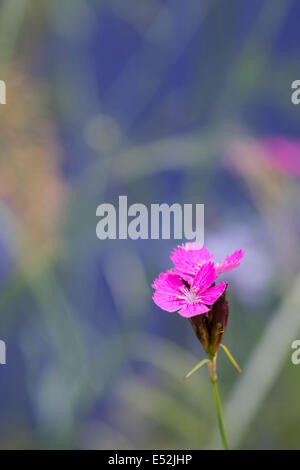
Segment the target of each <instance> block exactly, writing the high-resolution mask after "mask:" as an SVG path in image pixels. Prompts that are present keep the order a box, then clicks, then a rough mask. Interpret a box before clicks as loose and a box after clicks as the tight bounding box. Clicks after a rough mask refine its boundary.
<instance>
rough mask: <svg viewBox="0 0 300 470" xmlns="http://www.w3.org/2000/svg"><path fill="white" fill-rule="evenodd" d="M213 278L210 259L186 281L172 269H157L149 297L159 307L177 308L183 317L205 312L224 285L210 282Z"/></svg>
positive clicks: (220, 293)
mask: <svg viewBox="0 0 300 470" xmlns="http://www.w3.org/2000/svg"><path fill="white" fill-rule="evenodd" d="M192 249H193V248H192ZM195 251H198V250H195ZM216 279H217V273H216V271H215V268H214V264H213V263H212V262H210V261H208V262H206V263H204V264H202V265H201V266H200V267H199V269H197V272H196V275H195V276H194V278H193V279H192V280H191V282H190V284H189V283H188V282H186V281H185V280H184V279H183V278H182V277H181V275H180V274H179V273H178V272H176V271H168V272H167V273H161V274H160V276H159V277H158V278H157V279H156V280H155V281H154V283H153V286H152V287H153V288H154V289H155V292H154V295H153V301H154V302H155V303H156V305H158V307H160V308H162V309H163V310H166V311H167V312H176V311H178V313H179V314H180V315H181V316H182V317H186V318H191V317H194V316H196V315H201V314H204V313H207V312H209V311H210V309H211V306H212V305H213V304H214V303H215V302H216V300H218V298H219V297H220V296H221V295H222V294H223V292H224V291H225V289H226V283H225V282H222V283H221V284H218V285H217V286H212V285H213V284H214V282H215V280H216Z"/></svg>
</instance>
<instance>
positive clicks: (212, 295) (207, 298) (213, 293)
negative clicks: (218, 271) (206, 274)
mask: <svg viewBox="0 0 300 470" xmlns="http://www.w3.org/2000/svg"><path fill="white" fill-rule="evenodd" d="M226 285H227V284H226V282H221V284H218V285H217V286H214V287H211V288H210V289H207V291H206V292H204V293H203V294H201V295H200V299H201V302H203V303H205V304H206V305H213V304H214V303H215V302H216V300H218V298H219V297H221V295H222V294H223V292H224V291H225V289H226Z"/></svg>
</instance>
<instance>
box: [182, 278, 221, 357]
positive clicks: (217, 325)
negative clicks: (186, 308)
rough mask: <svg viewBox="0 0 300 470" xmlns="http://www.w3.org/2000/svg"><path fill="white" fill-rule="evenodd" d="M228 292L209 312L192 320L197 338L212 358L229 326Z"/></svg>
mask: <svg viewBox="0 0 300 470" xmlns="http://www.w3.org/2000/svg"><path fill="white" fill-rule="evenodd" d="M226 290H227V287H226ZM226 290H225V291H224V293H223V294H222V295H221V297H219V299H218V300H217V301H216V302H215V303H214V304H213V306H212V308H211V310H210V311H209V312H207V313H206V314H203V315H196V316H194V317H192V318H191V322H192V325H193V328H194V331H195V333H196V335H197V338H198V339H199V341H200V342H201V344H202V346H203V347H204V349H205V351H206V352H207V354H208V355H209V356H212V357H213V356H215V354H216V352H217V350H218V349H219V347H220V345H221V343H222V339H223V336H224V333H225V329H226V326H227V320H228V302H227V300H226Z"/></svg>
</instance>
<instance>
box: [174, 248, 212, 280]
mask: <svg viewBox="0 0 300 470" xmlns="http://www.w3.org/2000/svg"><path fill="white" fill-rule="evenodd" d="M187 245H192V244H191V243H190V244H187ZM196 245H198V246H199V244H196ZM193 246H194V248H191V249H190V248H188V249H187V248H185V246H178V247H177V248H175V250H174V251H173V253H172V254H171V256H170V258H171V260H172V261H173V263H174V265H175V268H176V270H177V271H178V272H180V273H181V274H182V277H183V278H184V279H185V275H187V276H188V277H189V276H191V275H192V276H194V275H195V274H196V273H197V271H198V269H199V267H200V266H201V265H202V264H204V263H208V262H209V261H212V260H213V256H212V255H211V254H210V253H209V251H208V249H207V248H206V247H203V248H201V249H197V248H196V249H195V245H193ZM187 280H188V279H187Z"/></svg>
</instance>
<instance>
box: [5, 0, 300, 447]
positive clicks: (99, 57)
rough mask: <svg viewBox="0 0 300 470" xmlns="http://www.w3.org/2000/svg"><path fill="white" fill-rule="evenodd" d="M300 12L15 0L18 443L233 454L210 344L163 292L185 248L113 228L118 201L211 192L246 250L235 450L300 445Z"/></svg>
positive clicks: (237, 310) (210, 234) (238, 322)
mask: <svg viewBox="0 0 300 470" xmlns="http://www.w3.org/2000/svg"><path fill="white" fill-rule="evenodd" d="M299 15H300V4H299V2H298V1H296V0H293V1H290V0H272V1H271V0H265V1H261V0H260V1H257V0H255V1H251V2H250V1H246V0H242V1H241V0H189V1H185V2H183V1H182V0H109V1H104V0H103V1H101V0H90V1H89V2H87V1H84V0H60V1H58V0H51V1H50V0H1V2H0V79H1V80H4V81H5V82H6V86H7V104H6V105H1V106H0V121H1V125H0V132H1V142H0V251H1V257H0V283H1V285H0V311H1V314H0V338H1V339H2V340H4V341H5V342H6V347H7V364H6V365H1V366H0V447H1V448H3V449H30V448H74V449H76V448H84V449H94V448H97V449H154V448H155V449H163V448H169V449H173V448H174V449H204V448H220V447H221V443H220V440H219V435H218V429H217V428H216V426H217V418H216V412H215V403H214V398H213V395H212V391H211V387H210V383H209V378H208V373H207V370H205V369H204V368H203V369H201V370H200V371H199V372H197V373H196V374H195V375H194V376H192V377H191V378H190V379H189V380H188V381H186V382H184V381H183V376H184V375H185V374H186V372H187V371H188V370H190V369H191V368H192V367H193V366H194V365H195V364H196V363H197V362H198V361H199V360H200V359H202V358H203V357H204V352H203V350H202V347H201V345H200V343H199V342H198V340H197V338H196V337H195V335H194V333H193V331H192V328H191V326H190V324H189V322H188V321H187V320H185V319H183V318H181V317H179V316H178V315H172V314H169V313H167V312H164V311H161V310H160V309H158V308H157V307H156V306H155V305H154V304H153V302H152V299H151V295H152V293H151V290H152V289H151V284H152V281H153V279H154V278H155V277H156V276H157V275H158V273H159V272H161V271H165V270H166V269H168V268H169V267H171V263H170V260H169V254H170V251H171V250H172V249H173V248H174V247H175V246H176V245H177V242H176V241H174V240H138V241H132V240H111V241H109V240H107V241H100V240H98V239H97V238H96V232H95V230H96V224H97V218H96V208H97V206H98V205H99V204H101V203H103V202H110V203H113V204H116V205H117V201H118V196H119V195H121V194H125V195H128V202H129V204H132V203H134V202H139V203H143V204H145V205H146V206H148V207H149V206H150V204H151V203H161V202H166V203H168V204H172V203H173V202H178V203H180V204H184V203H193V204H196V203H199V204H200V203H204V204H205V244H206V245H207V246H208V248H209V249H210V250H211V251H212V252H213V253H215V256H216V259H217V260H221V259H223V258H224V257H225V256H226V255H227V254H229V253H231V252H232V251H234V250H236V249H240V248H242V249H244V251H245V257H244V259H243V261H242V264H241V266H240V268H239V269H238V270H236V271H233V272H232V273H229V274H228V275H227V276H226V275H225V274H224V275H223V278H224V279H222V280H226V281H228V282H229V289H228V290H229V301H230V317H229V324H228V328H227V331H226V334H225V338H224V343H225V344H226V345H227V346H228V347H229V349H230V350H231V352H232V353H233V355H234V356H235V357H236V359H237V360H238V362H239V363H240V365H241V367H242V369H243V374H242V375H241V376H238V374H237V373H236V371H235V370H234V369H233V367H232V365H231V364H230V363H229V361H228V359H227V358H226V357H224V354H223V352H222V351H221V352H220V354H219V359H218V363H219V364H218V368H219V387H220V393H221V399H222V402H223V406H224V411H225V424H226V428H227V434H228V440H229V445H230V447H231V448H237V449H238V448H240V449H242V448H250V449H254V448H255V449H292V448H295V449H299V448H300V432H299V425H300V403H299V389H300V365H299V366H296V365H294V364H292V362H291V353H292V349H291V343H292V341H294V340H295V339H298V338H300V312H299V291H300V277H299V229H300V226H299V184H298V183H299V175H300V141H299V140H298V138H299V116H300V109H299V108H298V107H297V106H295V105H293V104H292V103H291V83H292V81H293V80H296V79H300V70H299V69H300V64H299V52H300V30H299Z"/></svg>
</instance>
